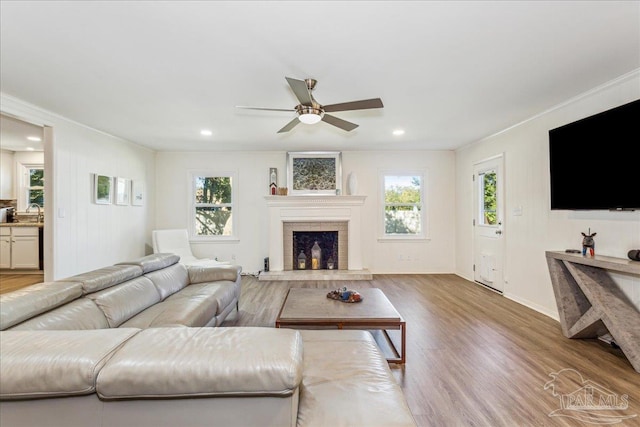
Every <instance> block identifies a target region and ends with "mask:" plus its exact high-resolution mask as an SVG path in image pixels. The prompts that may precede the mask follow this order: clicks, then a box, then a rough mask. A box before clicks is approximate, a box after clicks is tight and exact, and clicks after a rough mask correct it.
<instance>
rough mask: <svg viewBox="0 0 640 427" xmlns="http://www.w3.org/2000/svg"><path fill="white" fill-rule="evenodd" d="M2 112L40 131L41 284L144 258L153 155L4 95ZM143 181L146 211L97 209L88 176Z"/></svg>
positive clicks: (143, 149) (137, 209) (149, 211)
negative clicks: (42, 182)
mask: <svg viewBox="0 0 640 427" xmlns="http://www.w3.org/2000/svg"><path fill="white" fill-rule="evenodd" d="M0 97H1V101H2V112H6V113H9V114H11V115H13V116H15V117H18V118H20V119H22V120H25V121H28V122H31V123H35V124H38V125H42V126H46V127H45V132H44V134H45V168H46V173H47V179H46V180H45V194H46V196H45V197H47V203H46V208H45V216H46V219H45V261H44V262H45V280H57V279H62V278H64V277H68V276H71V275H74V274H78V273H83V272H86V271H89V270H92V269H95V268H100V267H104V266H107V265H111V264H114V263H117V262H120V261H125V260H130V259H134V258H137V257H141V256H143V255H145V253H147V252H149V247H150V233H151V231H150V230H151V228H152V225H151V221H150V218H151V207H152V206H153V204H154V199H153V195H154V173H155V165H154V162H155V158H154V152H153V151H151V150H148V149H146V148H142V147H140V146H138V145H136V144H132V143H130V142H128V141H125V140H122V139H120V138H116V137H113V136H110V135H107V134H104V133H102V132H99V131H96V130H94V129H91V128H88V127H86V126H83V125H81V124H78V123H75V122H73V121H71V120H68V119H65V118H64V117H61V116H58V115H56V114H55V113H52V112H48V111H45V110H42V109H40V108H38V107H36V106H33V105H30V104H27V103H25V102H23V101H21V100H18V99H16V98H13V97H10V96H7V95H4V94H1V95H0ZM93 173H100V174H103V175H109V176H114V177H115V176H121V177H125V178H130V179H138V180H140V179H141V180H144V181H145V182H146V185H147V193H146V194H147V201H146V203H145V206H142V207H134V206H116V205H96V204H95V203H93V199H92V174H93Z"/></svg>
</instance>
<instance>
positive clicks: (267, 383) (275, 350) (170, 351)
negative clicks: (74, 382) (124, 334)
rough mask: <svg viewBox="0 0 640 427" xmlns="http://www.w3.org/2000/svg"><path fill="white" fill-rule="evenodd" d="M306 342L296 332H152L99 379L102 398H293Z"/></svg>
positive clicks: (134, 341) (125, 349)
mask: <svg viewBox="0 0 640 427" xmlns="http://www.w3.org/2000/svg"><path fill="white" fill-rule="evenodd" d="M302 356H303V355H302V340H301V338H300V333H299V332H298V331H295V330H292V329H276V328H257V327H246V328H171V329H164V328H161V329H159V328H151V329H145V330H143V331H141V332H140V333H139V334H138V335H136V336H135V337H133V338H132V339H131V340H129V341H128V342H127V343H126V344H125V345H124V346H122V348H121V349H120V350H119V351H118V353H117V354H116V355H114V357H113V358H111V359H110V360H109V361H108V362H107V364H106V365H105V366H104V368H103V369H102V371H100V374H99V375H98V379H97V383H96V392H97V393H98V395H99V396H100V397H101V398H103V399H126V398H166V397H187V396H188V397H195V396H217V395H220V396H238V395H243V396H255V395H268V396H290V395H292V394H293V393H294V392H295V391H296V390H297V388H298V386H299V385H300V381H301V380H302V364H303V357H302Z"/></svg>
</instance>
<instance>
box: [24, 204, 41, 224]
mask: <svg viewBox="0 0 640 427" xmlns="http://www.w3.org/2000/svg"><path fill="white" fill-rule="evenodd" d="M34 206H35V207H36V208H38V222H42V221H41V218H42V208H41V207H40V205H39V204H37V203H31V204H30V205H29V207H28V208H27V211H26V212H27V213H29V212H30V209H31V208H32V207H34ZM42 219H44V218H42Z"/></svg>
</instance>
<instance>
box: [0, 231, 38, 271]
mask: <svg viewBox="0 0 640 427" xmlns="http://www.w3.org/2000/svg"><path fill="white" fill-rule="evenodd" d="M39 234H40V233H39V229H38V227H0V236H1V237H0V252H1V253H0V268H11V269H39V268H40V243H39Z"/></svg>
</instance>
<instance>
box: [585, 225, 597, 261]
mask: <svg viewBox="0 0 640 427" xmlns="http://www.w3.org/2000/svg"><path fill="white" fill-rule="evenodd" d="M596 234H597V233H593V234H591V229H589V231H588V232H587V234H584V233H582V236H583V237H584V238H583V239H582V255H586V254H587V248H588V249H589V255H591V256H593V255H595V254H594V249H595V247H596V242H595V240H593V236H595V235H596Z"/></svg>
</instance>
